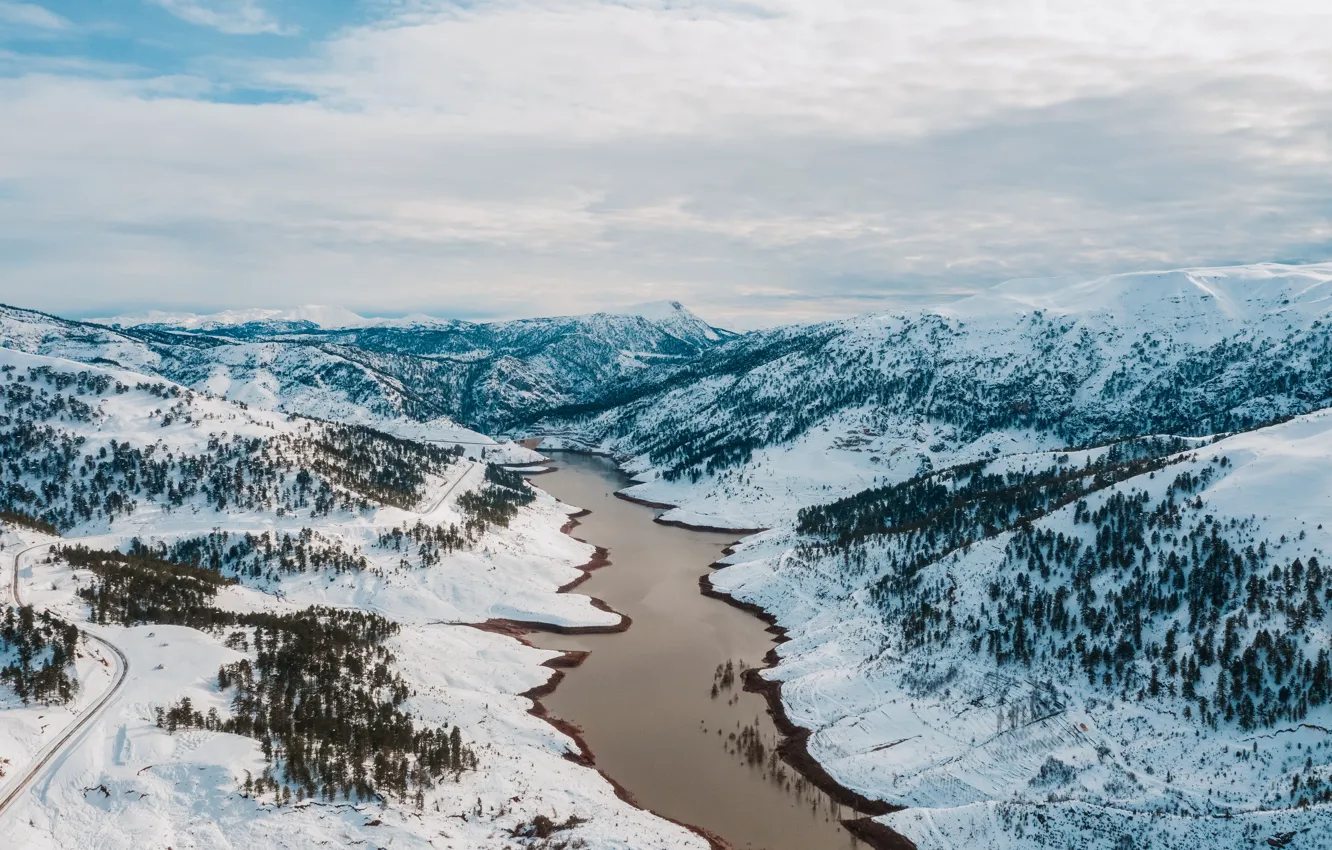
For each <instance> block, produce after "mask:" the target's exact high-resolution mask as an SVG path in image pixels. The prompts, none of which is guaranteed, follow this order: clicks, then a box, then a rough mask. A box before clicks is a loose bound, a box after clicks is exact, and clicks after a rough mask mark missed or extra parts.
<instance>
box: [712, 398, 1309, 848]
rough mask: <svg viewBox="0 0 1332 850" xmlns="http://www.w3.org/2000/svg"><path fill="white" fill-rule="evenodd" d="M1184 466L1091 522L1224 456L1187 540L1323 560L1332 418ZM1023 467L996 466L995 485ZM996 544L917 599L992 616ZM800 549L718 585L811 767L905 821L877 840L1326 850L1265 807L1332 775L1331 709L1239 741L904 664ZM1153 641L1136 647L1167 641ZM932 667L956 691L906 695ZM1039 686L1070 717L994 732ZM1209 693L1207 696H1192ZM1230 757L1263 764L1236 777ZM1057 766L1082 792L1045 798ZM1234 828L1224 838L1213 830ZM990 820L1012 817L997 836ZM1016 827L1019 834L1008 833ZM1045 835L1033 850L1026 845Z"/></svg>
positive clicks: (1129, 705)
mask: <svg viewBox="0 0 1332 850" xmlns="http://www.w3.org/2000/svg"><path fill="white" fill-rule="evenodd" d="M1192 451H1193V452H1194V453H1195V454H1196V456H1197V459H1196V460H1191V461H1185V462H1184V463H1183V464H1179V465H1176V466H1172V467H1168V468H1167V470H1166V472H1164V473H1160V474H1157V475H1155V476H1154V477H1152V478H1148V476H1145V475H1144V476H1141V477H1139V478H1134V479H1130V480H1128V481H1125V482H1122V483H1121V484H1119V485H1117V486H1116V487H1114V488H1111V489H1110V490H1109V491H1105V492H1101V493H1097V494H1094V496H1092V497H1090V498H1089V499H1088V501H1089V503H1090V508H1091V509H1092V510H1095V509H1096V507H1097V506H1098V505H1099V504H1101V503H1103V502H1104V501H1105V499H1107V498H1109V496H1110V494H1111V493H1113V492H1115V491H1117V490H1118V491H1124V492H1131V491H1133V490H1139V491H1146V492H1148V493H1150V494H1152V498H1153V500H1155V499H1158V498H1160V497H1161V496H1162V495H1163V493H1164V490H1165V488H1166V487H1167V486H1168V484H1169V482H1170V480H1171V479H1173V477H1174V476H1175V475H1176V474H1177V473H1178V472H1181V471H1185V470H1193V471H1194V472H1195V473H1196V472H1197V471H1199V470H1201V469H1203V468H1206V467H1207V466H1209V464H1212V463H1213V459H1215V458H1219V457H1226V458H1228V460H1229V467H1228V470H1227V471H1226V472H1225V473H1224V474H1223V475H1222V476H1220V477H1219V478H1217V479H1213V481H1212V483H1210V485H1209V486H1207V487H1206V488H1205V489H1204V490H1202V491H1201V492H1200V493H1199V494H1198V495H1199V496H1200V497H1201V499H1202V507H1199V508H1196V509H1191V510H1190V511H1189V517H1190V519H1187V520H1186V522H1185V525H1186V527H1188V526H1189V525H1191V524H1192V523H1194V522H1197V521H1199V520H1201V519H1202V518H1203V517H1204V516H1209V517H1212V518H1213V519H1214V520H1215V525H1216V526H1217V527H1220V528H1225V527H1227V520H1228V519H1231V518H1235V519H1244V518H1248V517H1252V516H1254V515H1256V519H1257V520H1258V523H1259V524H1258V528H1259V531H1257V532H1255V533H1254V536H1256V537H1257V538H1258V539H1268V540H1270V541H1272V543H1273V544H1274V546H1273V548H1274V549H1276V550H1278V552H1279V556H1280V558H1281V559H1282V560H1288V559H1294V558H1296V557H1302V558H1304V559H1306V560H1307V559H1308V557H1309V556H1310V555H1318V556H1319V557H1320V558H1322V557H1326V553H1327V552H1328V551H1332V523H1328V524H1327V525H1328V527H1324V522H1325V520H1326V519H1327V517H1329V516H1332V411H1320V412H1318V413H1315V414H1311V415H1308V416H1304V417H1299V418H1296V419H1294V420H1291V421H1290V422H1286V423H1283V424H1280V425H1276V426H1272V427H1268V428H1263V429H1259V430H1257V431H1253V432H1249V433H1244V434H1240V435H1237V436H1234V437H1230V438H1227V439H1223V440H1221V441H1219V442H1215V443H1207V444H1202V443H1200V447H1199V448H1197V449H1194V450H1192ZM1048 459H1049V458H1047V460H1048ZM1029 460H1032V461H1036V460H1038V458H1034V457H1033V458H1029ZM1017 462H1018V459H1017V458H1008V459H1005V461H1003V462H1001V463H1000V464H997V465H996V471H999V470H1001V469H1002V468H1003V466H1004V465H1005V464H1007V465H1010V466H1015V465H1017ZM1040 465H1042V464H1039V463H1038V464H1037V466H1040ZM1071 515H1072V508H1071V507H1070V508H1065V509H1063V510H1062V511H1059V512H1056V513H1055V514H1052V515H1051V516H1049V517H1047V518H1045V519H1042V520H1040V521H1039V522H1038V527H1042V528H1050V529H1052V530H1057V531H1060V532H1062V533H1065V534H1069V535H1072V534H1076V533H1077V531H1076V529H1075V528H1074V526H1073V525H1072V523H1071ZM1006 540H1007V535H1006V534H1003V535H1000V536H998V537H996V538H991V539H988V540H986V541H984V542H982V543H980V544H978V545H976V546H974V547H972V548H971V549H970V550H969V551H966V552H964V553H955V554H954V555H952V556H950V557H948V558H946V559H945V561H944V562H943V563H940V564H936V565H933V566H932V567H930V568H929V569H928V570H927V571H926V573H924V574H923V578H922V581H923V582H924V583H926V584H928V583H929V582H930V581H932V580H934V579H936V578H938V577H942V576H945V575H946V576H947V577H948V579H949V580H951V581H952V582H953V583H954V585H955V586H956V588H957V589H958V592H957V598H956V600H955V602H954V604H953V606H952V612H953V614H954V616H956V617H957V618H958V619H959V620H962V619H964V618H966V617H967V616H968V614H970V613H972V612H974V611H975V610H976V608H977V606H979V605H981V604H985V603H986V602H987V601H988V600H987V599H986V598H985V596H984V592H983V591H984V588H985V587H986V586H987V584H988V582H989V581H990V580H991V578H992V577H994V576H995V575H996V574H997V571H998V570H1000V569H1001V567H1002V565H1003V556H1004V545H1005V543H1006ZM1277 541H1280V542H1277ZM793 542H794V538H793V537H792V536H791V533H790V532H789V531H785V530H782V529H775V530H774V531H772V532H768V533H766V534H763V535H759V536H757V537H753V538H749V539H748V540H746V541H745V542H744V543H742V544H741V546H739V547H738V549H737V552H736V553H735V554H734V555H732V556H731V557H730V558H728V559H727V561H728V562H729V563H733V564H734V565H733V566H728V567H726V568H724V569H722V570H720V571H719V572H717V573H715V574H714V575H713V577H712V583H713V586H714V587H716V588H717V589H719V590H722V591H724V592H727V593H730V594H731V595H733V596H735V597H736V598H738V599H741V600H743V601H746V602H751V603H754V604H758V605H761V606H762V607H763V608H765V609H766V610H768V611H769V612H771V613H772V614H774V615H775V616H776V617H777V621H778V623H779V624H780V625H782V626H783V627H785V628H786V629H788V630H789V634H788V637H789V638H790V641H789V642H788V643H785V644H783V645H782V646H781V648H780V656H781V661H780V664H779V665H778V667H777V668H776V669H775V670H773V671H770V673H768V675H770V676H771V677H772V678H775V679H778V680H780V681H782V682H783V691H782V694H783V701H784V703H785V705H786V707H787V712H788V715H789V716H790V717H791V719H792V720H793V721H794V722H796V723H797V724H799V725H801V726H804V727H806V728H810V729H812V730H813V734H812V736H811V738H810V741H809V747H810V751H811V753H812V754H813V755H814V756H815V758H817V759H818V760H819V762H820V763H821V764H823V765H824V766H825V767H826V768H827V769H828V770H829V772H830V773H832V774H833V776H834V777H836V778H837V779H838V781H840V782H842V783H843V784H844V785H846V786H848V787H850V788H852V789H855V790H857V791H859V792H861V793H864V794H866V795H867V796H870V797H874V798H877V799H882V800H885V801H887V802H890V803H893V804H896V805H902V806H908V807H910V808H909V809H907V810H906V811H904V812H901V813H898V814H896V815H891V816H888V817H886V818H884V819H883V822H884V823H886V824H889V825H890V826H892V828H894V829H897V830H899V831H901V832H903V833H904V834H906V835H907V836H908V837H909V838H911V839H912V840H913V841H915V842H916V843H917V846H919V847H952V846H963V845H965V846H974V842H978V841H979V842H981V843H983V844H985V846H995V847H1014V848H1017V847H1036V846H1042V847H1043V846H1049V847H1066V846H1091V847H1106V848H1118V847H1119V846H1121V845H1119V844H1116V843H1115V842H1116V841H1118V840H1120V839H1118V838H1117V836H1119V835H1123V834H1128V835H1131V836H1134V837H1135V839H1134V840H1135V841H1141V842H1144V843H1139V844H1135V845H1134V846H1148V844H1147V842H1150V846H1160V845H1164V846H1170V847H1199V848H1201V847H1207V846H1210V843H1212V842H1216V841H1221V842H1229V843H1228V844H1227V846H1236V845H1237V842H1238V839H1239V837H1240V836H1247V837H1248V838H1252V837H1254V835H1258V837H1260V838H1266V837H1268V836H1269V835H1272V834H1275V833H1276V832H1285V831H1292V830H1302V829H1306V828H1307V829H1311V830H1314V834H1313V835H1312V836H1307V837H1302V839H1301V840H1302V841H1306V840H1307V841H1309V842H1310V843H1309V844H1301V845H1300V846H1318V845H1319V843H1320V842H1322V843H1323V844H1326V843H1327V842H1329V841H1332V806H1327V805H1322V806H1314V807H1312V808H1311V809H1308V810H1298V811H1289V810H1283V811H1269V809H1272V808H1273V807H1274V806H1273V803H1274V802H1276V801H1284V802H1285V803H1287V804H1288V802H1289V801H1288V800H1287V798H1286V792H1287V791H1288V790H1289V788H1290V775H1291V774H1290V771H1291V770H1292V769H1298V768H1302V767H1303V764H1304V760H1305V757H1306V756H1312V757H1313V758H1314V761H1315V763H1320V764H1321V763H1326V762H1328V761H1329V758H1328V756H1327V755H1326V754H1325V750H1326V748H1327V747H1329V746H1332V738H1329V735H1328V732H1327V730H1328V729H1329V728H1332V706H1322V707H1320V708H1316V709H1313V710H1312V711H1311V713H1310V714H1309V715H1308V717H1307V718H1306V719H1305V721H1304V723H1305V725H1303V726H1298V727H1292V728H1284V727H1279V728H1277V729H1275V730H1273V729H1261V728H1260V729H1258V730H1255V731H1253V732H1244V731H1242V730H1240V729H1239V728H1238V727H1237V726H1236V725H1235V724H1233V723H1230V724H1226V723H1223V724H1221V726H1220V728H1219V730H1215V731H1213V730H1211V729H1209V728H1208V727H1206V726H1201V725H1200V724H1199V723H1197V722H1196V721H1189V720H1185V719H1184V716H1183V711H1182V709H1183V706H1184V705H1185V704H1186V702H1185V701H1184V700H1182V699H1178V700H1177V699H1174V698H1165V697H1163V698H1162V699H1153V700H1148V701H1146V702H1138V701H1134V700H1133V699H1132V697H1130V698H1129V699H1127V700H1124V699H1118V698H1112V699H1110V700H1107V699H1106V698H1105V696H1104V694H1103V693H1101V692H1098V691H1097V690H1095V689H1092V688H1089V687H1087V683H1086V680H1085V677H1084V676H1082V675H1081V674H1080V673H1079V674H1078V675H1073V676H1070V675H1068V674H1067V671H1064V670H1062V668H1060V667H1059V665H1057V664H1054V665H1052V666H1051V667H1050V668H1049V669H1041V668H1039V667H1037V668H1034V669H1032V670H1029V671H1028V670H1023V669H1008V668H1002V667H1000V668H996V667H994V665H993V663H992V662H991V661H990V660H989V659H988V657H985V656H980V655H976V654H973V653H972V652H970V651H969V649H967V648H965V647H957V648H953V649H936V648H926V649H923V650H918V651H915V652H913V654H912V655H911V657H901V656H899V655H898V654H897V653H896V651H895V650H894V648H893V647H892V646H891V645H885V643H884V642H883V638H884V633H883V631H882V626H881V625H880V623H879V621H878V618H877V616H876V614H875V612H874V610H873V606H872V605H870V604H869V603H868V601H867V600H866V599H865V597H864V595H863V593H861V592H858V591H857V590H856V585H857V583H856V582H850V583H846V582H845V580H844V579H843V578H841V577H840V572H841V570H840V569H839V567H838V566H837V562H836V559H830V562H829V563H826V564H824V563H819V562H814V563H803V562H801V561H800V557H799V556H798V555H797V554H796V553H795V551H794V550H793V548H792V543H793ZM1241 542H1242V541H1241ZM1108 586H1109V585H1107V587H1108ZM1257 627H1258V626H1257V625H1255V626H1254V629H1256V628H1257ZM1159 631H1160V632H1161V633H1160V634H1158V633H1156V632H1152V633H1151V634H1148V635H1145V636H1144V639H1145V640H1149V641H1150V640H1152V639H1155V640H1157V641H1160V640H1161V638H1162V635H1163V633H1164V628H1161V629H1160V630H1159ZM1330 638H1332V631H1330V630H1329V628H1328V626H1327V625H1326V624H1320V625H1318V626H1315V627H1313V631H1312V633H1311V635H1310V640H1311V645H1312V646H1313V647H1315V649H1316V648H1317V647H1319V646H1325V645H1327V644H1328V642H1329V639H1330ZM923 661H928V662H929V664H930V666H931V668H932V669H933V670H934V671H935V675H936V676H942V677H944V678H943V679H941V681H946V682H947V688H943V687H942V685H940V686H938V687H935V688H932V689H931V688H924V687H921V686H919V685H915V686H913V685H912V684H911V682H912V681H913V679H912V676H913V675H918V670H919V665H920V663H921V662H923ZM1047 679H1048V680H1050V681H1053V682H1055V683H1057V684H1056V688H1057V690H1058V692H1059V695H1060V699H1061V700H1062V702H1063V709H1062V710H1059V711H1056V712H1054V713H1053V714H1052V715H1051V716H1049V717H1048V718H1046V719H1044V720H1041V721H1039V722H1034V723H1031V724H1029V725H1025V726H1022V727H1020V728H1014V729H1006V730H1002V731H997V730H996V720H995V717H996V714H995V712H996V710H997V709H996V707H995V706H997V705H999V704H1001V703H1000V702H999V700H1000V698H1001V697H1002V696H1004V695H1005V694H1013V695H1023V694H1026V693H1027V691H1028V690H1030V689H1031V687H1032V683H1036V682H1040V681H1044V680H1047ZM1211 688H1212V684H1211V682H1210V680H1205V681H1204V682H1203V683H1201V684H1200V685H1199V693H1210V692H1211ZM1255 746H1256V747H1257V750H1256V751H1255V750H1253V748H1254V747H1255ZM1240 751H1245V752H1250V751H1252V752H1254V756H1253V757H1245V758H1243V759H1239V758H1237V755H1236V754H1237V753H1239V752H1240ZM1051 758H1054V759H1057V760H1058V761H1060V762H1062V763H1063V764H1066V765H1069V766H1070V767H1071V768H1073V769H1074V770H1075V771H1076V773H1077V778H1076V779H1075V780H1073V781H1072V783H1071V784H1069V783H1057V784H1056V785H1055V787H1054V788H1053V792H1054V794H1055V796H1054V797H1053V798H1051V799H1047V795H1046V793H1045V792H1044V791H1043V790H1042V788H1041V787H1040V785H1039V783H1038V780H1037V776H1038V774H1039V772H1040V769H1041V767H1042V765H1043V764H1045V763H1046V761H1047V760H1048V759H1051ZM1070 797H1071V798H1072V800H1069V798H1070ZM1061 800H1063V801H1067V802H1061ZM1277 808H1281V809H1284V808H1285V806H1278V807H1277ZM1225 811H1228V812H1230V817H1231V818H1232V819H1233V821H1225V822H1224V823H1218V822H1216V821H1215V820H1214V819H1213V818H1212V817H1211V815H1213V814H1216V813H1219V812H1225ZM995 812H1001V813H1003V817H1002V818H1001V820H1002V821H1003V826H1002V828H1000V827H999V826H997V825H996V821H995V820H994V819H993V817H992V816H993V815H994V813H995ZM1036 814H1039V815H1041V816H1042V822H1041V823H1038V822H1037V821H1035V820H1034V817H1035V815H1036ZM1024 818H1026V819H1027V820H1026V821H1025V822H1026V823H1027V826H1026V827H1025V829H1026V830H1029V831H1027V832H1023V831H1022V829H1023V828H1022V827H1019V826H1016V825H1015V824H1020V823H1022V822H1024V821H1023V819H1024ZM1097 824H1099V826H1096V825H1097ZM1036 831H1039V832H1040V833H1041V834H1042V835H1043V836H1044V837H1043V838H1042V839H1041V842H1044V843H1033V841H1034V839H1033V834H1034V832H1036ZM1024 835H1025V836H1026V837H1025V839H1024V837H1023V836H1024Z"/></svg>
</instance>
